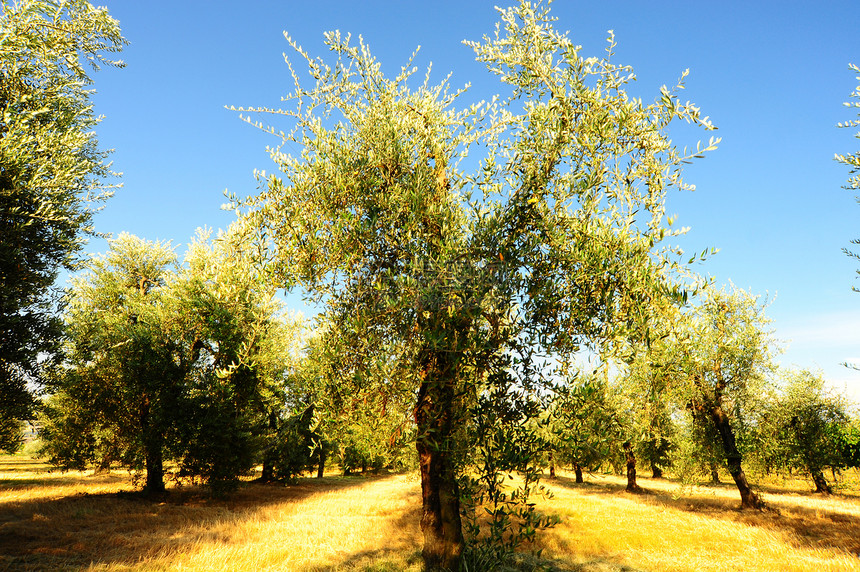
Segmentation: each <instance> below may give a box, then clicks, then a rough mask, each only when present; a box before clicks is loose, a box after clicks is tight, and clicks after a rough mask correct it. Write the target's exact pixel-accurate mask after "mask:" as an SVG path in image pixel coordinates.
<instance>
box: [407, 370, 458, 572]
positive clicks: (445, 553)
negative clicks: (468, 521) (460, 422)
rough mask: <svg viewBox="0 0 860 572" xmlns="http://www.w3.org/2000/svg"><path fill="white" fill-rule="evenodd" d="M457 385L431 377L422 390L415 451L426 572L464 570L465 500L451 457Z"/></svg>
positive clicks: (427, 379) (418, 408) (425, 381)
mask: <svg viewBox="0 0 860 572" xmlns="http://www.w3.org/2000/svg"><path fill="white" fill-rule="evenodd" d="M453 416H454V388H453V384H452V383H450V382H448V381H447V380H444V379H439V378H436V377H435V376H428V377H426V378H425V379H424V381H423V382H422V383H421V386H420V388H419V390H418V400H417V403H416V405H415V422H416V425H417V427H418V436H417V439H416V449H417V450H418V462H419V467H420V470H421V499H422V512H421V532H422V533H423V534H424V550H423V552H422V556H423V558H424V564H425V569H426V570H428V571H429V570H459V566H460V558H461V555H462V553H463V527H462V523H461V521H460V495H459V490H458V487H457V478H456V473H455V468H454V464H453V462H452V459H451V453H450V446H449V443H450V438H451V436H452V435H451V429H452V421H453Z"/></svg>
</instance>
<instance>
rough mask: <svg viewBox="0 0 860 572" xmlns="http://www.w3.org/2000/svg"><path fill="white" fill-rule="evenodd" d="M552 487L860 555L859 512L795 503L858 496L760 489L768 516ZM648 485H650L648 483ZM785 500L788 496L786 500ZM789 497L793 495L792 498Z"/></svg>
mask: <svg viewBox="0 0 860 572" xmlns="http://www.w3.org/2000/svg"><path fill="white" fill-rule="evenodd" d="M551 483H552V484H554V485H557V486H561V487H565V488H569V489H574V490H578V491H580V492H581V493H582V494H585V495H601V496H611V495H619V494H624V495H626V496H627V498H630V499H632V500H635V501H638V502H640V503H644V504H650V505H659V506H661V507H665V508H671V509H675V510H679V511H683V512H691V513H696V514H699V515H702V516H707V517H710V518H714V519H718V520H732V521H735V522H741V523H743V524H746V525H749V526H756V527H760V528H766V529H768V530H772V531H776V532H779V533H783V534H786V535H787V536H788V537H790V538H791V540H792V543H793V544H795V545H797V546H802V547H808V548H815V549H836V550H842V551H846V552H849V553H852V554H855V555H857V556H860V518H858V517H857V515H856V512H852V511H849V510H845V511H842V510H839V509H838V508H836V507H806V506H801V505H799V504H797V503H795V502H791V500H793V499H797V498H799V497H800V498H811V499H833V500H838V499H841V498H844V499H845V500H848V501H853V502H857V499H856V497H853V496H851V497H840V496H839V495H833V496H831V497H827V496H825V497H822V496H820V495H816V494H814V493H811V492H810V493H798V492H797V491H796V490H792V491H785V490H783V489H779V488H778V487H773V486H769V487H756V488H757V489H758V490H764V491H765V493H766V496H765V497H764V500H765V502H766V508H765V510H763V511H757V510H749V509H746V510H742V509H741V508H740V498H725V497H716V496H715V497H712V498H702V497H701V496H696V497H693V496H687V495H678V494H675V493H673V492H669V491H664V490H649V489H646V490H645V491H644V494H629V493H626V492H625V487H624V486H623V485H621V484H617V483H576V482H575V481H574V480H573V479H570V478H566V477H562V476H560V477H558V478H557V479H555V480H553V481H551ZM646 486H647V483H646ZM700 488H712V489H721V490H722V489H732V488H734V487H733V485H731V484H725V483H723V484H721V485H707V486H705V485H700ZM780 495H786V497H783V498H780ZM787 495H791V496H790V497H788V496H787Z"/></svg>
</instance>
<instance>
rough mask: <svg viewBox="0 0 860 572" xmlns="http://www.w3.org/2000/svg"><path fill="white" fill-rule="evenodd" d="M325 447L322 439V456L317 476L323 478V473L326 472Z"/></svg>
mask: <svg viewBox="0 0 860 572" xmlns="http://www.w3.org/2000/svg"><path fill="white" fill-rule="evenodd" d="M325 458H326V454H325V447H323V444H322V441H320V456H319V461H320V463H319V465H318V466H317V478H318V479H321V478H323V473H324V472H325Z"/></svg>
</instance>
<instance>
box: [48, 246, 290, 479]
mask: <svg viewBox="0 0 860 572" xmlns="http://www.w3.org/2000/svg"><path fill="white" fill-rule="evenodd" d="M247 262H248V260H247V257H245V256H243V253H242V251H241V249H239V248H238V247H237V246H236V245H235V244H234V243H233V242H232V241H231V240H230V236H228V235H222V236H220V237H219V239H218V240H216V241H215V242H214V243H213V244H210V243H209V241H208V234H206V233H202V234H201V235H199V236H198V238H197V239H196V240H195V241H194V242H193V243H192V244H191V246H190V248H189V251H188V254H187V255H186V257H185V263H184V265H182V266H181V267H180V265H179V264H178V261H177V259H176V256H175V254H174V253H173V250H172V249H171V248H170V247H169V245H167V244H163V243H149V242H146V241H143V240H141V239H138V238H136V237H133V236H131V235H128V234H122V235H120V237H119V238H117V239H116V240H113V241H111V250H110V252H109V253H108V254H106V255H103V256H101V257H98V258H96V259H94V260H93V261H92V262H91V264H90V265H89V271H88V273H87V274H85V275H84V276H83V277H78V278H76V279H75V280H74V281H73V285H72V288H71V290H70V291H69V294H68V305H67V307H66V312H65V318H66V322H67V326H68V332H69V341H68V345H67V348H66V362H65V363H64V364H63V366H62V367H61V368H60V369H59V370H58V371H57V381H56V387H55V389H56V393H55V395H54V396H53V397H52V399H51V401H50V402H49V405H48V408H47V421H46V429H45V442H46V445H45V447H46V448H45V452H46V453H47V454H48V455H49V456H50V457H51V460H52V461H53V462H55V463H57V464H59V465H61V466H64V467H69V468H71V467H76V468H81V467H83V466H86V465H88V464H93V463H96V464H102V465H104V464H107V465H109V464H110V463H111V462H117V463H119V464H122V465H125V466H128V467H130V468H132V469H135V470H142V469H145V470H146V473H147V488H148V489H152V490H154V491H158V490H160V489H163V486H164V485H163V481H162V474H163V469H164V461H165V460H174V461H176V462H177V463H178V465H179V469H180V475H185V476H191V477H201V478H202V479H203V480H204V481H205V482H207V483H208V484H210V485H211V486H212V487H213V488H215V489H217V490H219V491H220V490H225V489H229V488H230V487H231V486H234V485H235V483H236V479H237V477H238V476H239V475H241V474H243V473H244V472H247V471H248V470H249V469H250V468H251V467H252V466H253V465H255V464H256V462H257V461H258V459H259V452H260V450H261V449H262V447H263V443H262V441H261V439H260V438H258V437H257V436H256V435H258V434H259V435H261V434H263V433H264V431H263V427H264V426H265V423H266V420H267V419H268V413H269V411H270V410H271V409H272V408H273V407H275V406H276V405H280V404H282V403H283V399H284V386H283V383H284V381H285V378H284V370H285V368H288V367H290V365H291V364H292V363H293V358H292V356H291V353H290V352H294V350H295V345H296V343H298V336H299V333H300V329H301V325H300V323H299V322H296V321H294V320H290V321H283V320H282V319H280V318H279V317H278V312H279V306H278V304H277V303H276V302H275V300H274V298H273V291H272V290H271V289H268V288H259V287H258V286H260V285H259V283H258V278H259V277H258V276H257V275H256V274H255V273H254V272H253V269H252V268H251V267H250V266H248V265H247V264H246V263H247Z"/></svg>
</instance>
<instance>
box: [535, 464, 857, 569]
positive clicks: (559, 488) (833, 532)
mask: <svg viewBox="0 0 860 572" xmlns="http://www.w3.org/2000/svg"><path fill="white" fill-rule="evenodd" d="M590 481H591V482H589V483H586V484H584V485H575V484H573V482H572V478H570V477H568V476H565V475H562V476H561V478H559V479H558V480H557V481H555V482H552V481H548V483H549V485H550V488H551V489H552V491H553V493H554V495H555V497H554V499H553V500H552V501H551V503H549V504H548V506H551V507H552V511H553V512H555V513H556V514H559V515H560V516H561V517H562V520H563V524H561V525H560V526H558V527H556V528H555V529H553V530H551V531H548V532H547V533H546V534H545V535H544V537H543V539H542V541H541V542H542V546H543V547H544V548H545V549H546V552H547V553H549V554H553V555H556V556H557V557H560V558H562V559H563V560H565V561H566V562H569V563H571V564H573V563H582V562H588V561H589V560H595V559H600V560H603V561H607V562H612V563H615V564H618V565H626V566H630V567H633V568H635V569H643V570H660V571H666V572H672V571H694V570H695V571H711V570H713V571H725V570H748V571H765V570H767V571H770V570H773V571H783V570H785V571H801V570H816V571H826V570H832V571H834V572H835V571H842V570H860V558H858V554H860V499H858V498H857V497H856V496H847V497H845V496H837V495H834V496H831V497H824V498H822V497H817V496H814V495H810V494H805V495H800V494H797V493H791V494H776V493H773V492H772V493H770V494H768V493H765V498H766V500H767V502H768V507H769V508H768V510H766V511H763V512H757V511H741V510H739V509H738V506H739V504H740V502H739V498H738V493H737V490H736V489H734V488H733V487H731V486H728V485H726V486H718V487H711V486H708V487H706V486H698V487H693V488H692V489H685V490H683V491H681V489H680V488H679V486H678V485H677V484H676V483H674V482H671V481H666V480H650V479H640V484H641V485H642V486H643V487H644V488H645V489H646V491H647V492H646V494H641V495H632V494H629V493H626V492H624V482H623V480H622V479H621V478H619V477H614V476H599V477H594V476H593V477H592V478H591V479H590ZM680 492H683V493H684V494H679V493H680Z"/></svg>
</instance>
